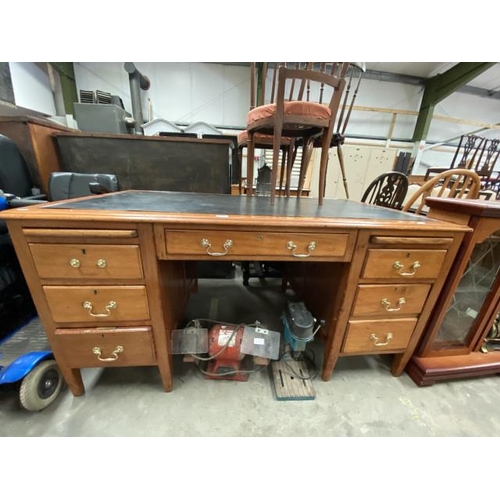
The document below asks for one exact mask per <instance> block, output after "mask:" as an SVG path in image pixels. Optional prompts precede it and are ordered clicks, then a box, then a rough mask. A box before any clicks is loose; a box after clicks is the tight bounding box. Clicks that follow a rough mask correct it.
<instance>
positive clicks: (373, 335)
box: [370, 333, 392, 347]
mask: <svg viewBox="0 0 500 500" xmlns="http://www.w3.org/2000/svg"><path fill="white" fill-rule="evenodd" d="M370 340H371V341H372V342H373V343H374V344H375V345H376V346H377V347H383V346H385V345H388V344H389V342H390V341H391V340H392V333H388V334H387V335H386V336H385V342H379V340H378V337H377V336H376V335H375V334H374V333H372V334H371V335H370Z"/></svg>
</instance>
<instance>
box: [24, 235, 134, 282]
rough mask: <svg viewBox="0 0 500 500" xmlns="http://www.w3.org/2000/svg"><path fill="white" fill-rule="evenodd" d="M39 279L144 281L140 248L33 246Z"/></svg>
mask: <svg viewBox="0 0 500 500" xmlns="http://www.w3.org/2000/svg"><path fill="white" fill-rule="evenodd" d="M30 250H31V255H32V256H33V260H34V262H35V266H36V269H37V272H38V275H39V276H40V278H42V279H43V278H64V279H82V278H109V279H141V278H143V273H142V265H141V254H140V250H139V247H138V246H137V245H87V244H85V243H82V244H81V245H66V244H64V245H52V244H43V243H31V244H30Z"/></svg>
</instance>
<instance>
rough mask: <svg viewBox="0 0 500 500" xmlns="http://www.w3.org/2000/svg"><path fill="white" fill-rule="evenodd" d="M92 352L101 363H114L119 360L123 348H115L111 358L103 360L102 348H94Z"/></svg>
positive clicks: (118, 346) (119, 346)
mask: <svg viewBox="0 0 500 500" xmlns="http://www.w3.org/2000/svg"><path fill="white" fill-rule="evenodd" d="M92 352H93V353H94V354H95V355H96V356H97V359H98V360H99V361H105V362H106V363H110V362H112V361H116V360H117V359H118V354H120V353H121V352H123V346H121V345H117V346H116V347H115V350H114V351H113V352H112V353H111V356H112V357H110V358H101V354H102V351H101V348H100V347H97V346H96V347H94V348H93V349H92Z"/></svg>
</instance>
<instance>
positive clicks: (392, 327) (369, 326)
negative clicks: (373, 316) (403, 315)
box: [342, 319, 417, 354]
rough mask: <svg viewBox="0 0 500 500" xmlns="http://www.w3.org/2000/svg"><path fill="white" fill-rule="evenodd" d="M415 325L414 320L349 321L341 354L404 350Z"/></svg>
mask: <svg viewBox="0 0 500 500" xmlns="http://www.w3.org/2000/svg"><path fill="white" fill-rule="evenodd" d="M416 323H417V320H416V319H396V320H391V319H388V320H377V321H349V327H348V330H347V337H346V341H345V344H344V348H343V349H342V352H344V353H350V354H353V353H370V352H373V353H376V352H393V351H398V350H402V349H405V348H406V346H407V345H408V342H409V341H410V337H411V334H412V333H413V329H414V328H415V325H416Z"/></svg>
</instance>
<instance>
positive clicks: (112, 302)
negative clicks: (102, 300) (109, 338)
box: [82, 300, 118, 318]
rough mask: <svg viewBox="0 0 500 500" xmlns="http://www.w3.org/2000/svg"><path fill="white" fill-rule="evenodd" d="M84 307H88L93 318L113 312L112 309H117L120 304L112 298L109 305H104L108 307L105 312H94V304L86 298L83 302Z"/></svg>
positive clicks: (102, 316) (103, 316)
mask: <svg viewBox="0 0 500 500" xmlns="http://www.w3.org/2000/svg"><path fill="white" fill-rule="evenodd" d="M82 306H83V308H84V309H87V312H88V313H89V314H90V316H92V317H93V318H105V317H107V316H109V315H110V314H111V309H116V308H117V307H118V304H117V303H116V302H115V301H114V300H110V301H109V303H108V305H107V306H105V307H104V309H106V312H105V313H94V312H92V309H93V308H94V305H93V304H92V302H90V301H89V300H86V301H85V302H84V303H83V304H82Z"/></svg>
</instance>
